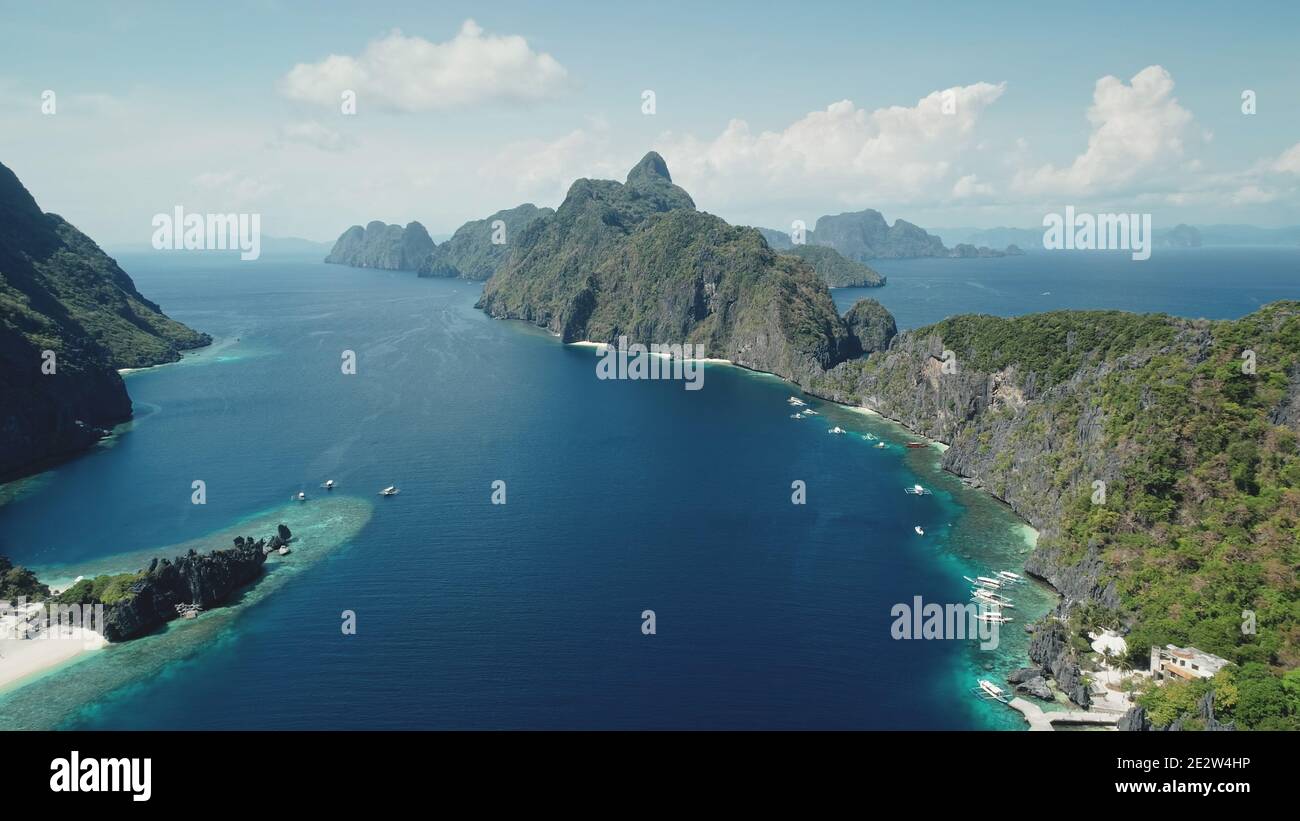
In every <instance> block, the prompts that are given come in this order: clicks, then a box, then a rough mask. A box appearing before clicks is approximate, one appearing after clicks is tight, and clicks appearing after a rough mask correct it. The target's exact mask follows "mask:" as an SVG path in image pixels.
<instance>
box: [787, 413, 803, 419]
mask: <svg viewBox="0 0 1300 821" xmlns="http://www.w3.org/2000/svg"><path fill="white" fill-rule="evenodd" d="M790 418H791V419H802V418H803V414H802V413H792V414H790Z"/></svg>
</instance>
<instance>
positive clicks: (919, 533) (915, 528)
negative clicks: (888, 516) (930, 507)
mask: <svg viewBox="0 0 1300 821" xmlns="http://www.w3.org/2000/svg"><path fill="white" fill-rule="evenodd" d="M912 529H913V530H915V531H916V535H918V536H924V535H925V531H924V530H922V529H921V526H920V525H917V526H916V527H914V528H912Z"/></svg>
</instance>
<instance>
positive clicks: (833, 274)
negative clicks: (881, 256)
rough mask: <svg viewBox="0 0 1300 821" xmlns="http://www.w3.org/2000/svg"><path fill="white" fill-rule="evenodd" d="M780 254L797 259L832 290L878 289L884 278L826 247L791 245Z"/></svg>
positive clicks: (869, 268) (871, 269)
mask: <svg viewBox="0 0 1300 821" xmlns="http://www.w3.org/2000/svg"><path fill="white" fill-rule="evenodd" d="M782 253H785V254H790V255H791V256H796V257H799V259H802V260H803V261H804V262H807V263H808V264H809V265H811V266H812V269H813V271H814V272H816V274H817V276H819V277H821V278H822V281H823V282H825V283H826V284H827V285H829V286H830V287H832V288H879V287H880V286H882V285H884V284H885V277H884V276H882V275H881V274H880V273H878V272H877V271H876V270H875V269H874V268H871V267H869V266H867V265H864V264H863V263H861V262H856V261H854V260H850V259H845V258H844V257H843V256H842V255H841V254H840V252H839V251H836V250H835V249H834V248H831V247H829V246H826V245H808V244H806V243H805V244H803V245H793V246H791V247H790V248H789V249H787V250H785V251H782Z"/></svg>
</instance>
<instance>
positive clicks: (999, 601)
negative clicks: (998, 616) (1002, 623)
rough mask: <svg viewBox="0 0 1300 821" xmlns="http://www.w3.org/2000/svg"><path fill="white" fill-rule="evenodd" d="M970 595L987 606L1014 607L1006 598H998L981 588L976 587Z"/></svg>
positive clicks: (996, 595)
mask: <svg viewBox="0 0 1300 821" xmlns="http://www.w3.org/2000/svg"><path fill="white" fill-rule="evenodd" d="M970 593H971V596H972V597H973V598H976V599H979V600H980V601H984V602H988V603H989V604H996V605H998V606H999V607H1015V605H1014V604H1012V603H1011V602H1010V601H1009V600H1008V599H1007V598H1006V597H1004V596H999V595H998V594H997V593H993V592H990V591H988V590H986V589H985V588H983V587H976V588H975V589H973V590H971V591H970Z"/></svg>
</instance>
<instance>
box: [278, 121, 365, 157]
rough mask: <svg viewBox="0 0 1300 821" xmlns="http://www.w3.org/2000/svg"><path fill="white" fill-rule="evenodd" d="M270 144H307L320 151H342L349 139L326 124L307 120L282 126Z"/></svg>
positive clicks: (284, 145)
mask: <svg viewBox="0 0 1300 821" xmlns="http://www.w3.org/2000/svg"><path fill="white" fill-rule="evenodd" d="M272 144H273V145H274V146H275V147H276V148H294V147H297V146H308V147H311V148H317V149H320V150H321V151H342V150H343V149H344V148H347V147H348V146H349V145H350V144H351V140H350V139H349V138H348V137H345V136H344V135H342V134H340V133H339V132H337V131H335V130H334V129H332V128H330V127H328V126H325V125H322V124H321V123H318V122H316V121H315V120H308V121H305V122H300V123H289V124H288V125H285V126H282V127H281V128H280V131H279V133H278V134H277V135H276V138H275V140H274V142H273V143H272Z"/></svg>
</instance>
